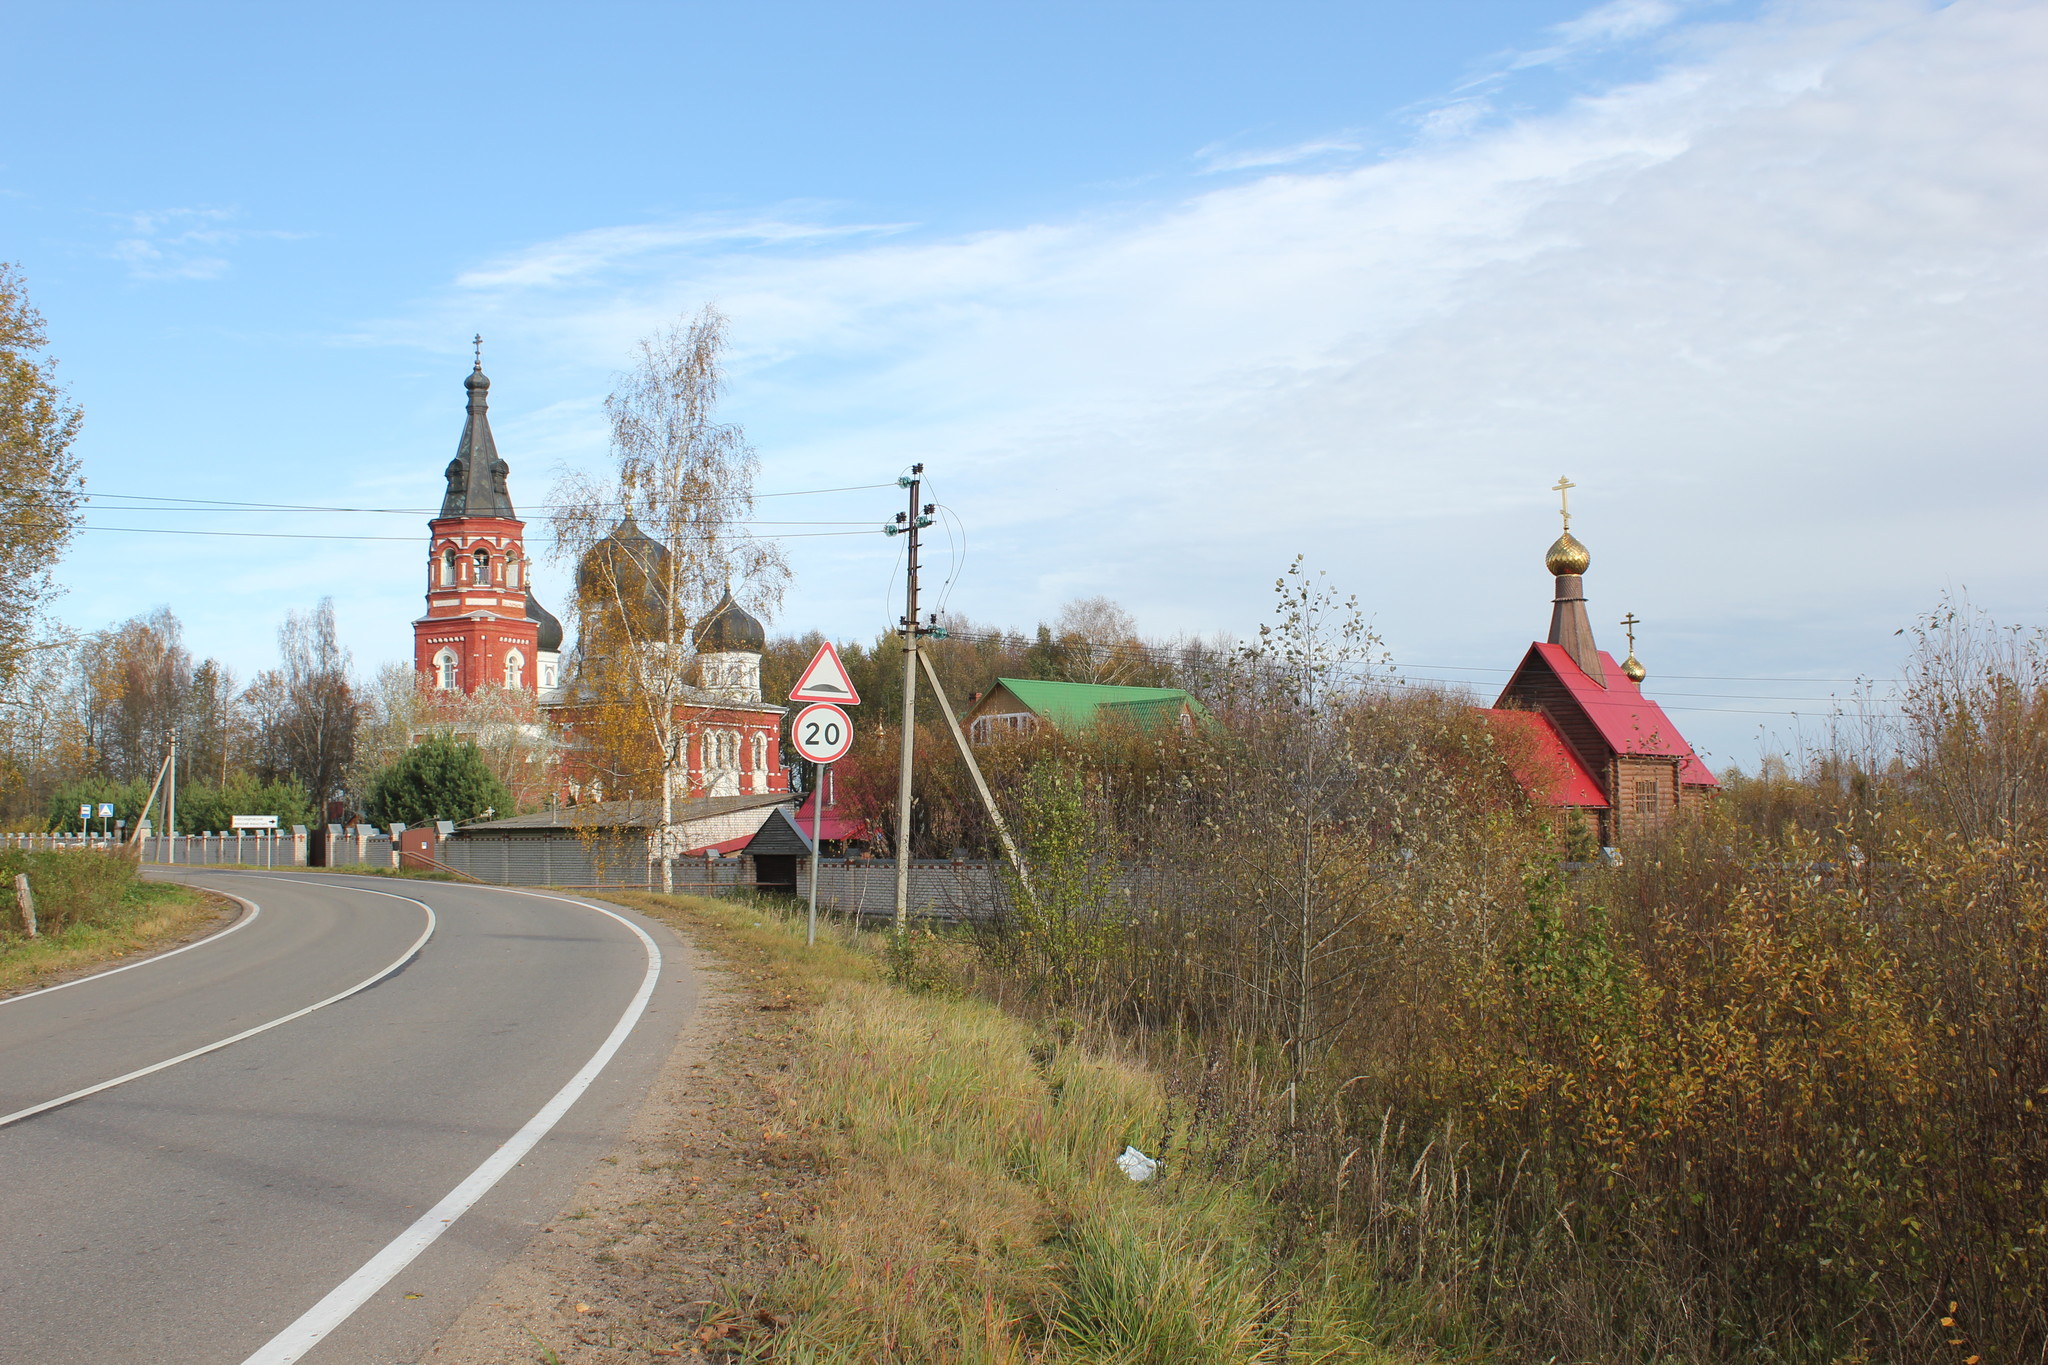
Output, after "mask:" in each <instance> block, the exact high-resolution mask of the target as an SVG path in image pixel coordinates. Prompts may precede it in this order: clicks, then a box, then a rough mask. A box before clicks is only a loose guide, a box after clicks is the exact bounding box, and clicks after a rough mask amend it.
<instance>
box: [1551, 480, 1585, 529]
mask: <svg viewBox="0 0 2048 1365" xmlns="http://www.w3.org/2000/svg"><path fill="white" fill-rule="evenodd" d="M1577 487H1578V485H1577V484H1575V483H1573V482H1572V481H1571V480H1570V479H1567V478H1566V477H1565V476H1564V475H1562V474H1560V475H1558V476H1557V482H1556V483H1554V484H1552V485H1550V491H1551V492H1553V493H1555V494H1557V511H1558V515H1559V516H1561V517H1563V518H1564V529H1565V530H1567V531H1569V530H1571V529H1572V490H1573V489H1574V488H1577Z"/></svg>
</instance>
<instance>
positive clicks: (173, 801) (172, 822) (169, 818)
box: [162, 730, 178, 863]
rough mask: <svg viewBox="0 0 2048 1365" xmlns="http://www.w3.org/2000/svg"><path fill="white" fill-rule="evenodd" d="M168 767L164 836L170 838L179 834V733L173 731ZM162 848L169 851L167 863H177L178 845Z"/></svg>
mask: <svg viewBox="0 0 2048 1365" xmlns="http://www.w3.org/2000/svg"><path fill="white" fill-rule="evenodd" d="M166 766H167V770H168V774H167V775H168V776H169V778H170V781H169V783H168V784H167V785H166V786H165V787H164V834H165V835H166V836H169V835H174V834H176V833H177V832H178V732H177V731H176V730H173V731H171V756H170V758H169V760H168V761H167V765H166ZM162 847H163V848H164V849H166V850H167V853H166V855H165V857H164V861H165V862H167V863H175V862H176V861H178V845H177V844H176V843H175V842H171V843H166V844H164V845H162Z"/></svg>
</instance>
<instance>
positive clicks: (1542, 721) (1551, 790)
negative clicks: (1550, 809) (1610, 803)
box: [1480, 711, 1607, 810]
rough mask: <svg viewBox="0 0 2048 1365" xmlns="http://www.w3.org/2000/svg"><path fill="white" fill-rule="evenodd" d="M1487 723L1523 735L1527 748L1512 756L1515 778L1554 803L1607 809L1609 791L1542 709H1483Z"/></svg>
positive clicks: (1528, 789) (1524, 786) (1555, 804)
mask: <svg viewBox="0 0 2048 1365" xmlns="http://www.w3.org/2000/svg"><path fill="white" fill-rule="evenodd" d="M1480 714H1481V715H1483V716H1485V717H1486V723H1487V724H1488V725H1493V726H1497V727H1500V728H1501V729H1503V730H1505V731H1508V732H1510V733H1513V734H1517V735H1520V736H1522V737H1523V739H1524V740H1525V741H1526V743H1527V748H1526V749H1524V750H1521V751H1519V752H1517V753H1516V754H1515V755H1514V757H1513V762H1512V765H1511V766H1512V767H1513V768H1514V770H1515V780H1516V781H1517V782H1519V783H1521V784H1522V789H1523V790H1524V791H1529V792H1533V793H1535V794H1536V795H1538V796H1540V797H1542V798H1543V799H1544V800H1545V801H1548V802H1549V803H1550V804H1551V805H1553V806H1583V807H1586V808H1588V809H1591V810H1606V809H1607V794H1606V793H1605V792H1604V791H1602V790H1601V789H1600V783H1599V781H1598V780H1597V779H1596V778H1594V776H1593V774H1591V773H1589V772H1587V771H1586V765H1585V764H1583V763H1581V762H1579V760H1578V757H1577V755H1575V754H1573V753H1572V751H1571V747H1570V746H1569V745H1567V744H1566V743H1565V742H1564V736H1562V735H1560V734H1558V732H1557V727H1556V726H1554V725H1552V724H1551V723H1550V720H1549V718H1548V717H1546V716H1545V715H1544V714H1543V713H1542V712H1540V711H1481V712H1480Z"/></svg>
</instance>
